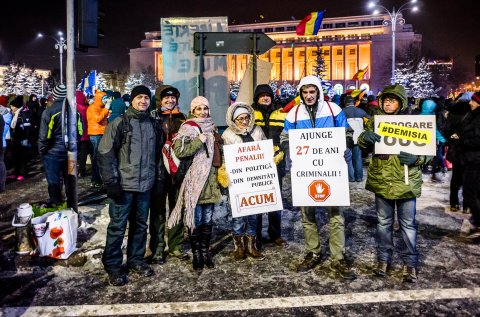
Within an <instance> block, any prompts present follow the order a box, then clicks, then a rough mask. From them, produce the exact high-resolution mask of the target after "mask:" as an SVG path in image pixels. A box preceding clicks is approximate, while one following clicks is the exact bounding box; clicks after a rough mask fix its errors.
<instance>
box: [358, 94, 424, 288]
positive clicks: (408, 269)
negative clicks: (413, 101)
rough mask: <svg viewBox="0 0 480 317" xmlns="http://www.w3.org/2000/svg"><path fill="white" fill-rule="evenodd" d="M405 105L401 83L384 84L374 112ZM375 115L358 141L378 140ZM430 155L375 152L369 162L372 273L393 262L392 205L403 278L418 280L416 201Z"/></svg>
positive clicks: (389, 112) (391, 111)
mask: <svg viewBox="0 0 480 317" xmlns="http://www.w3.org/2000/svg"><path fill="white" fill-rule="evenodd" d="M407 106H408V101H407V93H406V92H405V88H404V87H403V86H402V85H391V86H387V87H385V89H384V90H383V91H382V94H381V95H380V97H379V99H378V112H377V115H398V114H399V113H400V112H401V111H402V110H405V109H406V108H407ZM374 127H375V116H373V117H372V118H371V119H370V120H369V121H368V123H367V126H366V129H365V131H364V132H363V133H362V134H361V135H360V136H359V137H358V145H359V146H360V147H363V148H369V149H371V148H372V145H373V144H375V142H380V140H381V137H380V135H378V134H376V133H375V132H374ZM430 159H431V157H426V156H423V155H421V156H418V155H413V154H410V153H406V152H400V154H398V155H393V154H392V155H390V154H375V153H374V155H373V156H372V161H371V162H370V165H369V166H368V176H367V182H366V185H365V188H366V189H367V190H369V191H371V192H373V193H375V207H376V210H377V217H378V224H377V263H376V268H375V269H374V273H375V275H377V276H379V277H384V276H385V275H386V274H387V271H388V269H389V267H390V265H391V262H392V256H393V250H394V249H395V247H394V245H393V231H392V229H393V219H394V216H395V207H396V209H397V217H398V220H399V224H400V231H401V233H402V238H403V242H404V248H403V249H402V250H401V257H402V260H403V279H404V281H405V282H410V283H415V282H416V281H417V264H418V251H417V222H416V220H415V215H416V201H417V197H420V194H421V192H422V170H421V166H422V165H423V164H425V163H426V162H428V160H430ZM404 165H406V166H407V167H408V180H409V181H408V182H406V181H405V178H404Z"/></svg>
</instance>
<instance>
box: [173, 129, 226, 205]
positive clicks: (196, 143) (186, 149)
mask: <svg viewBox="0 0 480 317" xmlns="http://www.w3.org/2000/svg"><path fill="white" fill-rule="evenodd" d="M220 148H221V147H220ZM203 149H204V144H203V142H202V141H200V139H198V138H195V139H193V140H188V139H187V138H185V139H184V140H183V146H182V139H177V140H176V141H175V144H174V151H175V155H176V156H177V157H178V158H179V159H183V158H186V157H190V156H193V155H195V153H197V152H198V151H201V150H203ZM210 155H213V153H210ZM206 168H208V166H206ZM217 170H218V168H217V167H214V166H213V165H212V166H210V173H209V175H208V178H207V181H206V182H205V185H204V186H203V189H202V192H201V193H200V197H199V199H198V202H197V204H199V205H201V204H217V203H219V202H221V201H222V194H221V192H220V186H219V185H218V181H217V173H218V171H217Z"/></svg>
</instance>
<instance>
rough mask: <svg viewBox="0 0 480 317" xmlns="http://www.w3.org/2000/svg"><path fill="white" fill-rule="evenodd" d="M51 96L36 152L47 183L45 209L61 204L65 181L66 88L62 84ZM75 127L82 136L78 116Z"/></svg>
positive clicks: (44, 115)
mask: <svg viewBox="0 0 480 317" xmlns="http://www.w3.org/2000/svg"><path fill="white" fill-rule="evenodd" d="M52 95H53V98H54V102H53V104H52V106H51V107H49V108H47V109H45V111H43V113H42V119H41V120H40V132H39V136H38V152H39V153H40V155H41V157H42V162H43V168H44V169H45V176H46V178H47V183H48V196H49V202H48V203H47V204H45V205H46V207H49V206H52V205H58V204H61V203H62V201H63V198H62V187H63V183H64V182H65V181H66V179H67V177H66V176H67V148H66V146H65V141H64V139H63V137H62V107H63V102H64V100H65V97H66V96H67V88H66V87H65V85H63V84H60V85H57V86H55V88H53V92H52ZM77 127H78V133H79V134H80V135H81V134H83V124H82V121H81V118H80V116H78V121H77ZM65 189H67V186H65Z"/></svg>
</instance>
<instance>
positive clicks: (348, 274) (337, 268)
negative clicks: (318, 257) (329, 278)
mask: <svg viewBox="0 0 480 317" xmlns="http://www.w3.org/2000/svg"><path fill="white" fill-rule="evenodd" d="M330 270H332V271H333V272H335V273H337V274H338V275H340V277H341V278H343V279H345V280H354V279H356V278H357V275H356V274H355V272H354V271H353V270H352V268H351V267H350V266H349V265H348V264H347V262H346V261H345V260H344V259H342V260H333V261H331V262H330Z"/></svg>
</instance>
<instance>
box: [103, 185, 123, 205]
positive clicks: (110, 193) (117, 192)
mask: <svg viewBox="0 0 480 317" xmlns="http://www.w3.org/2000/svg"><path fill="white" fill-rule="evenodd" d="M105 189H106V190H107V197H108V198H110V199H112V200H113V201H115V202H116V203H119V202H121V201H122V200H123V189H122V186H120V184H119V183H113V184H109V185H105Z"/></svg>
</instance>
